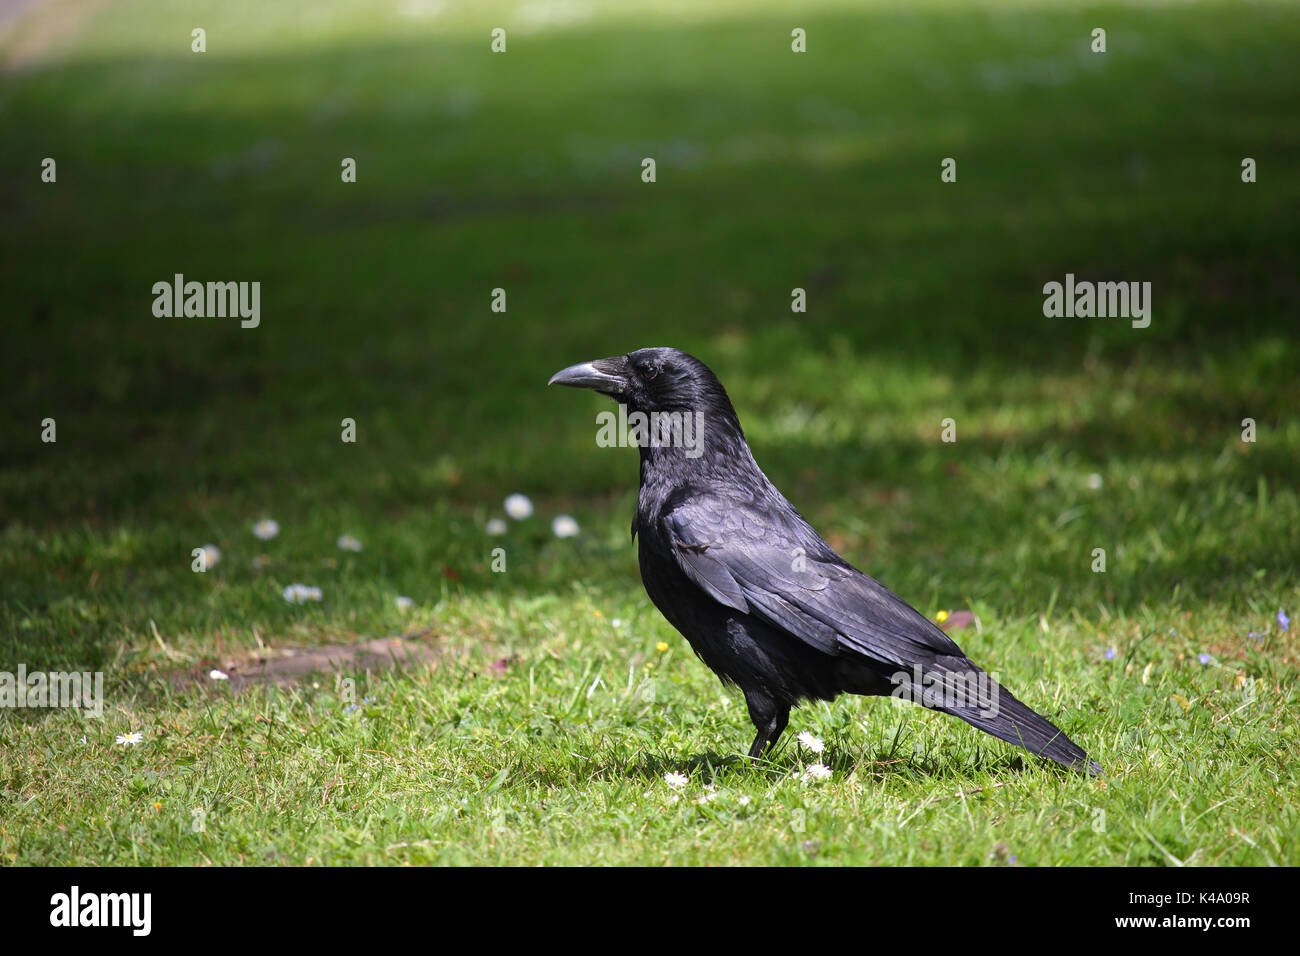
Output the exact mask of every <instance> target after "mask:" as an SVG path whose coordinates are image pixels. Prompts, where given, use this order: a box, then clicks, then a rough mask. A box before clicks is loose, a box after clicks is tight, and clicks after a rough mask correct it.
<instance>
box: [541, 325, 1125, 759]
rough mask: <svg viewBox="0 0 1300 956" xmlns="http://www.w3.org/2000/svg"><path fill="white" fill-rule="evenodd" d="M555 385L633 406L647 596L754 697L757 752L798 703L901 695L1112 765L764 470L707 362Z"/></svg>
mask: <svg viewBox="0 0 1300 956" xmlns="http://www.w3.org/2000/svg"><path fill="white" fill-rule="evenodd" d="M547 384H551V385H569V386H573V387H576V388H588V389H594V390H595V391H597V392H600V393H601V394H604V395H607V396H609V397H610V398H613V399H614V400H615V401H617V402H619V403H620V404H622V405H624V406H626V410H627V423H628V425H630V426H632V429H633V430H632V437H633V440H634V441H635V443H636V444H637V445H638V447H639V449H640V456H641V488H640V494H639V497H638V501H637V509H636V516H635V518H634V519H633V521H632V537H633V539H634V540H636V541H637V542H638V558H639V561H640V566H641V580H642V582H643V583H644V584H645V589H646V592H647V593H648V594H649V596H650V600H651V601H653V602H654V604H655V606H656V607H657V608H658V609H659V611H660V613H662V614H663V616H664V617H665V618H667V619H668V622H669V623H670V624H672V626H673V627H674V628H676V629H677V630H678V631H680V632H681V634H682V636H683V637H685V638H686V640H687V641H688V642H689V643H690V645H691V648H692V649H693V650H694V651H695V653H696V655H698V656H699V657H700V658H701V659H702V660H703V661H704V663H705V664H707V665H708V666H709V668H710V669H711V670H713V672H714V673H715V674H717V675H718V676H719V677H720V678H721V679H722V681H723V683H724V684H730V685H735V686H737V687H739V688H740V690H741V691H742V692H743V694H744V695H745V704H746V706H747V707H748V709H749V717H750V719H751V720H752V721H753V722H754V727H755V728H756V729H757V736H755V738H754V743H753V746H752V747H750V749H749V756H750V758H751V759H752V760H754V761H758V760H759V759H760V758H761V757H762V755H763V754H764V752H765V750H767V748H768V747H770V746H773V745H774V744H775V743H776V741H777V739H778V738H779V737H780V736H781V733H782V732H783V731H784V730H785V728H786V724H787V723H788V722H789V719H790V708H791V707H792V706H795V705H797V704H799V703H801V702H804V701H807V700H832V699H834V698H835V697H837V696H838V695H840V694H843V693H850V694H863V695H877V696H896V697H902V698H904V699H907V700H910V701H912V702H913V703H917V704H920V705H922V706H924V707H927V708H930V709H932V710H938V711H942V712H943V713H946V714H951V715H953V716H954V717H960V718H961V719H962V720H964V721H966V722H967V723H969V724H971V725H972V726H974V727H978V728H979V729H980V730H982V731H984V732H985V733H988V734H992V735H993V736H994V737H997V738H998V739H1000V740H1005V741H1007V742H1009V743H1012V744H1016V745H1018V746H1020V747H1024V748H1025V749H1026V750H1028V751H1030V752H1031V753H1035V754H1038V755H1040V756H1043V757H1046V758H1048V759H1049V760H1054V761H1056V762H1057V763H1059V764H1062V765H1064V766H1066V767H1070V768H1072V769H1075V770H1080V771H1083V772H1086V773H1094V774H1096V773H1100V772H1101V767H1100V766H1098V765H1097V763H1096V762H1094V761H1091V760H1089V759H1088V755H1087V754H1085V753H1084V752H1083V750H1082V749H1080V748H1079V747H1078V746H1077V745H1076V744H1075V743H1074V742H1073V741H1071V740H1070V739H1069V738H1068V737H1066V736H1065V734H1064V733H1062V732H1061V731H1060V730H1059V729H1058V728H1057V727H1056V726H1054V725H1053V724H1052V723H1051V722H1050V721H1049V720H1047V719H1046V718H1045V717H1042V716H1041V715H1039V714H1037V713H1035V712H1034V711H1033V710H1031V709H1030V708H1029V707H1027V706H1025V705H1024V704H1022V703H1021V702H1020V701H1019V700H1017V699H1016V698H1015V697H1013V696H1012V695H1011V693H1010V692H1009V691H1007V690H1005V689H1004V688H1002V687H1001V686H1000V685H998V683H997V682H996V681H994V680H993V679H992V678H991V677H990V676H989V675H988V674H986V673H985V672H984V671H983V670H981V669H980V668H979V667H977V666H976V665H975V664H974V663H972V662H971V661H970V659H969V658H967V657H966V655H965V654H963V653H962V651H961V648H960V647H958V646H957V645H956V644H955V643H954V642H953V641H952V639H951V638H949V637H948V635H947V634H945V633H944V632H943V631H941V630H940V629H939V628H938V627H937V626H936V625H935V624H934V623H932V622H931V621H930V620H929V619H928V618H926V617H925V616H924V615H923V614H921V613H920V612H919V611H917V610H916V609H914V608H913V607H911V605H909V604H907V603H906V602H905V601H904V600H903V599H902V598H900V597H898V596H897V595H896V594H894V593H893V592H892V591H890V590H889V589H887V588H886V587H885V586H884V585H882V584H880V583H879V582H878V581H876V580H875V579H873V578H871V577H868V576H867V575H866V574H863V573H862V572H861V571H859V570H858V569H857V568H855V567H853V565H851V564H849V562H848V561H846V560H844V558H842V557H840V555H838V554H837V553H836V552H835V551H834V550H833V549H832V548H831V546H830V545H828V544H827V543H826V542H825V541H823V540H822V539H821V536H820V535H818V534H817V532H816V531H814V530H813V528H812V526H811V525H809V524H808V522H807V521H805V520H804V519H803V517H802V516H801V515H800V514H799V512H797V511H796V510H795V509H794V508H793V507H792V506H791V504H790V502H788V501H787V500H786V499H785V497H784V496H783V495H782V494H781V492H779V491H777V489H776V487H775V486H774V485H773V484H772V482H771V481H769V480H768V478H767V476H766V475H765V474H763V472H762V470H761V469H760V468H759V467H758V464H757V463H756V462H755V461H754V456H753V455H752V454H751V453H750V450H749V445H748V443H747V442H746V441H745V434H744V432H743V431H742V430H741V427H740V419H739V418H738V417H737V415H736V410H735V408H733V407H732V404H731V400H730V399H729V398H728V397H727V393H726V391H724V390H723V388H722V384H721V383H720V382H719V381H718V379H717V377H716V376H715V375H714V374H713V372H712V371H710V370H709V368H708V367H707V366H706V365H705V364H704V363H703V362H701V361H700V360H699V359H697V358H695V357H693V356H691V355H688V354H687V353H686V352H683V351H680V350H679V349H673V348H648V349H640V350H638V351H635V352H629V353H628V354H627V355H623V356H615V357H613V358H605V359H598V360H596V361H594V362H584V363H582V364H579V365H573V366H570V367H569V368H566V369H563V370H561V371H559V372H557V373H555V375H553V376H552V377H551V379H550V382H548V383H547Z"/></svg>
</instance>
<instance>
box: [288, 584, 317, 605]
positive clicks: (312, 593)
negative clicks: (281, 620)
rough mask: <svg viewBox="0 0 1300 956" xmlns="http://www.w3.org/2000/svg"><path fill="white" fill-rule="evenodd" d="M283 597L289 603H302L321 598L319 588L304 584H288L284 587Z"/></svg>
mask: <svg viewBox="0 0 1300 956" xmlns="http://www.w3.org/2000/svg"><path fill="white" fill-rule="evenodd" d="M284 599H285V601H287V602H288V603H289V604H303V603H305V602H307V601H319V600H320V599H321V590H320V588H314V587H310V586H308V585H306V584H290V585H289V586H288V587H286V588H285V589H284Z"/></svg>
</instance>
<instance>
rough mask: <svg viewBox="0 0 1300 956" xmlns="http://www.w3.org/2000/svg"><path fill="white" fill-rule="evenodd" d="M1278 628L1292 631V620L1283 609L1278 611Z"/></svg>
mask: <svg viewBox="0 0 1300 956" xmlns="http://www.w3.org/2000/svg"><path fill="white" fill-rule="evenodd" d="M1277 626H1278V627H1280V628H1282V630H1284V631H1289V630H1291V619H1290V618H1289V617H1287V616H1286V611H1284V610H1282V609H1281V608H1278V609H1277Z"/></svg>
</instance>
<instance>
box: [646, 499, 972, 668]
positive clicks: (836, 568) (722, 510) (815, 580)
mask: <svg viewBox="0 0 1300 956" xmlns="http://www.w3.org/2000/svg"><path fill="white" fill-rule="evenodd" d="M782 506H783V507H782ZM662 522H663V530H664V532H665V534H666V537H667V540H668V542H669V543H670V546H671V548H672V552H673V557H674V558H675V559H676V561H677V564H678V566H679V567H680V568H681V569H682V571H683V572H684V573H685V574H686V576H687V577H689V578H690V579H691V580H692V581H693V582H695V583H696V584H697V585H699V587H700V588H701V589H703V590H704V591H705V592H706V593H707V594H708V595H709V596H710V597H712V598H713V599H714V600H715V601H718V602H719V603H720V604H724V605H726V606H727V607H731V608H734V609H736V610H737V611H741V612H743V613H747V614H752V615H754V616H755V617H758V618H761V619H762V620H764V621H766V622H767V623H769V624H772V625H773V626H775V627H778V628H780V629H781V630H783V631H786V632H787V633H789V634H791V635H793V636H794V637H797V638H798V639H799V640H801V641H804V642H806V643H808V644H810V645H812V646H813V647H815V648H817V649H818V650H820V651H822V652H823V653H826V654H832V655H837V656H838V655H861V656H864V657H867V658H870V659H872V660H875V661H879V662H883V663H888V664H890V665H893V666H895V667H903V668H909V667H911V666H912V665H913V664H918V663H926V662H929V661H931V660H933V659H934V658H935V657H936V656H941V655H943V656H946V655H953V656H957V657H964V656H965V655H964V654H962V652H961V649H960V648H959V647H958V646H957V645H956V644H955V643H953V641H952V640H951V639H950V638H949V637H948V635H946V634H945V633H943V631H941V630H939V628H938V627H936V626H935V625H934V624H933V623H931V622H930V621H929V620H927V619H926V618H925V617H924V616H923V615H922V614H920V612H918V611H916V610H915V609H913V608H912V607H911V606H910V605H908V604H907V602H905V601H904V600H903V599H902V598H900V597H899V596H898V595H896V594H894V593H893V592H892V591H890V590H889V589H888V588H886V587H885V586H884V585H882V584H880V583H879V582H878V581H875V580H873V579H872V578H870V577H868V576H867V575H865V574H863V573H862V572H861V571H859V570H857V569H856V568H854V567H852V566H851V565H850V564H849V563H848V562H846V561H845V560H844V559H843V558H841V557H840V556H839V555H837V554H836V553H835V552H834V551H833V550H832V549H831V547H830V545H828V544H826V542H825V541H823V540H822V539H821V538H820V537H819V536H818V535H817V532H815V531H813V529H812V528H811V527H810V526H809V525H808V523H807V522H805V521H804V520H803V519H802V518H800V517H799V515H798V514H797V513H796V512H795V511H794V509H792V508H790V506H789V504H788V503H786V502H785V501H784V499H782V500H781V503H780V506H775V507H771V508H764V509H762V510H759V509H758V508H756V507H754V506H753V505H749V504H743V503H737V502H735V501H730V500H723V499H721V498H717V499H713V498H702V497H697V498H693V499H691V500H690V501H687V502H684V503H681V504H679V505H678V506H677V507H676V508H674V509H673V510H672V511H671V512H670V513H669V514H667V515H665V516H664V517H663V519H662Z"/></svg>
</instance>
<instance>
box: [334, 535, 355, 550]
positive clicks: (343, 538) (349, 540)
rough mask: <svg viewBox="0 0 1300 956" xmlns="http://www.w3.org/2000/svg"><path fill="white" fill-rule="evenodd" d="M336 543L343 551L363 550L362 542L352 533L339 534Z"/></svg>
mask: <svg viewBox="0 0 1300 956" xmlns="http://www.w3.org/2000/svg"><path fill="white" fill-rule="evenodd" d="M335 543H336V544H337V545H338V546H339V549H340V550H343V551H360V550H361V542H360V541H358V540H357V539H356V538H354V537H352V535H350V534H344V535H339V539H338V541H337V542H335Z"/></svg>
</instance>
